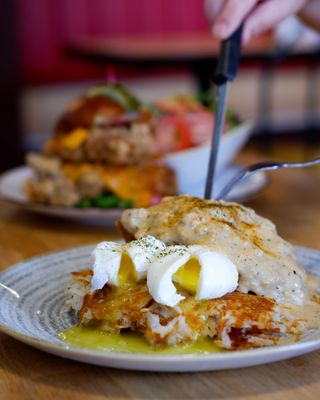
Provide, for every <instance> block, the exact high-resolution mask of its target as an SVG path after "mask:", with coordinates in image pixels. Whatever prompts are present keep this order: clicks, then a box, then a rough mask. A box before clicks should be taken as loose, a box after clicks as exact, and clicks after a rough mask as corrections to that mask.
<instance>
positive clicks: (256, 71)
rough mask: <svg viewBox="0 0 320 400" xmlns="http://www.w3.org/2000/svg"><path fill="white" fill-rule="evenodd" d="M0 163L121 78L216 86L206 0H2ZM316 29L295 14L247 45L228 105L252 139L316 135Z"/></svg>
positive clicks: (16, 158) (154, 94)
mask: <svg viewBox="0 0 320 400" xmlns="http://www.w3.org/2000/svg"><path fill="white" fill-rule="evenodd" d="M1 8H2V10H1V14H0V19H1V21H0V31H1V34H0V41H1V49H2V55H1V61H0V66H1V67H0V68H1V70H0V89H1V97H0V102H1V105H0V113H1V121H2V123H3V125H2V129H1V142H2V144H1V148H0V153H1V154H0V168H1V170H4V169H7V168H10V167H12V166H15V165H18V164H19V163H22V161H23V154H24V153H25V151H26V150H30V149H38V148H39V147H40V146H41V143H42V142H43V140H44V139H46V138H47V137H48V136H50V134H52V131H53V128H54V125H55V122H56V120H57V117H58V116H59V115H60V114H61V113H62V111H63V110H64V107H65V105H66V104H67V103H68V102H69V101H70V100H72V99H74V98H75V97H76V96H78V95H80V94H81V93H83V92H84V91H85V90H86V88H87V87H88V86H90V85H91V84H92V83H95V82H101V81H104V80H105V79H107V78H110V77H116V78H117V79H119V80H120V81H121V82H123V83H124V84H125V85H126V86H127V87H128V88H129V89H131V90H133V91H134V92H135V93H136V94H137V96H138V97H141V98H142V99H144V100H154V99H156V98H159V97H162V96H165V95H168V94H172V93H192V92H195V91H197V90H205V89H206V88H208V87H209V86H210V76H211V74H212V72H213V68H214V63H215V57H216V55H217V50H218V46H219V44H218V43H215V42H214V41H213V39H212V38H211V36H210V33H209V29H208V24H207V21H206V19H205V16H204V12H203V3H202V1H199V0H175V1H172V0H152V1H150V0H135V1H132V0H117V1H113V0H28V1H25V0H15V1H14V0H2V7H1ZM319 54H320V37H319V34H317V33H315V32H313V31H312V30H310V29H308V28H306V27H304V26H303V25H301V24H300V22H299V21H298V20H296V19H295V18H290V19H289V20H286V21H284V22H283V23H282V24H281V25H280V26H279V27H278V28H277V30H276V31H275V32H269V33H267V34H265V35H263V36H262V37H260V38H258V39H255V40H254V41H253V42H252V43H250V44H249V46H248V47H247V48H246V49H244V51H243V59H242V62H241V68H240V73H239V76H238V78H237V80H236V82H234V83H233V84H232V89H231V92H230V99H229V105H230V108H232V109H233V110H234V111H235V112H236V113H237V114H238V115H240V116H241V118H243V119H252V120H254V121H255V126H256V127H255V132H254V135H255V137H256V139H255V140H257V141H258V145H259V146H260V148H261V149H265V148H267V147H268V146H269V145H270V143H271V142H272V139H270V138H271V137H273V136H274V135H279V134H281V135H286V137H287V139H286V140H289V137H290V138H291V137H292V135H295V136H298V137H300V138H302V140H303V142H304V143H305V145H306V147H308V148H311V149H312V148H314V145H315V143H318V140H319V127H320V99H319V93H320V74H319V60H320V57H319Z"/></svg>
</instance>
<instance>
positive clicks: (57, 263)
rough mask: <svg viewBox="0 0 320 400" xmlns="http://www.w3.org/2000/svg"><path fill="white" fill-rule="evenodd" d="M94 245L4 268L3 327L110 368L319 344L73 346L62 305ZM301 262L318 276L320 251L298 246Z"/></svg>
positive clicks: (196, 362) (204, 361)
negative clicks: (206, 348)
mask: <svg viewBox="0 0 320 400" xmlns="http://www.w3.org/2000/svg"><path fill="white" fill-rule="evenodd" d="M92 249H93V247H92V246H87V247H79V248H76V249H71V250H67V251H63V252H59V253H52V254H49V255H46V256H43V257H37V258H33V259H31V260H28V261H25V262H22V263H20V264H17V265H14V266H12V267H11V268H9V269H7V270H5V271H3V272H2V273H1V274H0V330H1V331H2V332H4V333H6V334H8V335H10V336H12V337H14V338H15V339H17V340H20V341H22V342H24V343H27V344H29V345H31V346H33V347H36V348H38V349H40V350H43V351H46V352H48V353H52V354H55V355H58V356H61V357H65V358H69V359H73V360H78V361H82V362H86V363H90V364H96V365H102V366H106V367H112V368H123V369H132V370H145V371H174V372H178V371H204V370H217V369H226V368H239V367H248V366H251V365H259V364H266V363H270V362H274V361H279V360H284V359H287V358H291V357H295V356H298V355H301V354H305V353H308V352H310V351H313V350H316V349H319V348H320V335H319V333H316V334H314V335H313V336H312V335H311V336H309V337H308V338H305V339H304V340H303V341H300V342H298V343H295V344H292V345H286V346H272V347H267V348H262V349H255V350H244V351H232V352H231V351H230V352H221V353H212V354H186V355H177V356H175V355H157V356H156V355H146V354H132V353H131V354H130V353H121V352H111V351H110V352H108V351H97V350H91V349H83V348H77V347H73V346H69V345H67V344H66V343H64V342H62V341H60V340H59V339H58V337H57V335H58V333H59V332H61V331H63V330H65V329H66V328H68V327H69V326H71V325H73V324H74V323H75V321H74V320H73V318H72V317H71V316H70V314H68V313H67V312H66V311H65V309H64V301H65V295H64V291H65V288H66V285H67V282H68V281H69V279H70V275H69V273H70V272H71V271H75V270H80V269H83V268H84V267H87V266H88V263H89V259H90V252H91V251H92ZM296 252H297V255H298V259H299V261H300V263H301V264H302V265H303V266H304V267H305V268H306V270H308V271H309V272H311V273H313V274H315V275H318V276H320V251H316V250H311V249H306V248H302V247H296Z"/></svg>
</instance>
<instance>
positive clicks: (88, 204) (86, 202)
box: [76, 199, 91, 208]
mask: <svg viewBox="0 0 320 400" xmlns="http://www.w3.org/2000/svg"><path fill="white" fill-rule="evenodd" d="M76 207H79V208H89V207H91V200H89V199H82V200H80V201H79V203H78V204H77V205H76Z"/></svg>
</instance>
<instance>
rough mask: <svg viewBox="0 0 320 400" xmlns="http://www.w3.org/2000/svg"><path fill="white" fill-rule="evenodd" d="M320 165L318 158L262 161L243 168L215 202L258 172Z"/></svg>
mask: <svg viewBox="0 0 320 400" xmlns="http://www.w3.org/2000/svg"><path fill="white" fill-rule="evenodd" d="M316 164H320V157H318V158H314V159H313V160H310V161H305V162H276V161H263V162H260V163H257V164H252V165H249V166H247V167H244V168H243V169H242V170H241V171H239V172H238V173H237V175H235V177H234V178H232V179H231V181H230V182H228V183H227V185H226V186H225V187H224V188H223V189H222V190H221V192H220V193H219V195H218V196H217V198H216V199H217V200H223V199H225V198H226V196H227V195H228V193H229V192H230V191H231V189H232V188H233V187H234V186H235V185H237V184H238V183H239V182H240V181H241V180H242V179H245V178H247V177H248V176H250V175H254V174H256V173H257V172H260V171H274V170H276V169H281V168H305V167H312V166H313V165H316Z"/></svg>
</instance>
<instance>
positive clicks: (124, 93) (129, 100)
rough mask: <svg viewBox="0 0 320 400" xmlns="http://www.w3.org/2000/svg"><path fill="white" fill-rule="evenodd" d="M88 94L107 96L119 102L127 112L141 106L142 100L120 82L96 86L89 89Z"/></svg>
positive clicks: (90, 95) (91, 95)
mask: <svg viewBox="0 0 320 400" xmlns="http://www.w3.org/2000/svg"><path fill="white" fill-rule="evenodd" d="M87 96H88V97H94V96H105V97H107V98H108V99H111V100H113V101H115V102H116V103H117V104H119V106H120V107H122V108H123V109H124V110H125V111H126V112H128V111H136V110H137V109H138V108H139V107H140V101H139V100H138V99H137V98H136V97H134V96H133V95H132V94H131V93H130V92H129V91H128V90H127V89H125V88H124V87H123V86H122V85H120V84H119V83H113V84H101V85H97V86H94V87H93V88H91V89H89V90H88V92H87Z"/></svg>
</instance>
